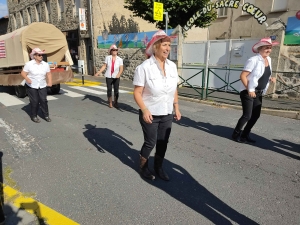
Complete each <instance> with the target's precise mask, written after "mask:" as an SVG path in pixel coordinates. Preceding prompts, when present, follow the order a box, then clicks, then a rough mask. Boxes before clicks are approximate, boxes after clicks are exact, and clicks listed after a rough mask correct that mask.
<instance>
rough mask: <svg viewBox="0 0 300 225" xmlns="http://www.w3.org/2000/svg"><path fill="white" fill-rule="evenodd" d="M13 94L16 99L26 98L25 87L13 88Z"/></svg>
mask: <svg viewBox="0 0 300 225" xmlns="http://www.w3.org/2000/svg"><path fill="white" fill-rule="evenodd" d="M15 93H16V96H17V97H18V98H25V97H26V87H25V86H15Z"/></svg>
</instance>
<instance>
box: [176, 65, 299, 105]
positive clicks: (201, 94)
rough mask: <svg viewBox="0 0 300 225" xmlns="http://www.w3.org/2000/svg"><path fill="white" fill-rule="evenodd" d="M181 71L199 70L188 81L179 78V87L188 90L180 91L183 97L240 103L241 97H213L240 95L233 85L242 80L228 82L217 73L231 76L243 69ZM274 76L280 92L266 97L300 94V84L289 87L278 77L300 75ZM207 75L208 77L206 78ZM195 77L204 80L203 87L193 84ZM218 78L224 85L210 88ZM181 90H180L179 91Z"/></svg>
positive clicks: (276, 91)
mask: <svg viewBox="0 0 300 225" xmlns="http://www.w3.org/2000/svg"><path fill="white" fill-rule="evenodd" d="M179 70H197V71H196V73H195V74H193V75H192V76H190V77H189V78H188V79H184V78H183V77H182V76H179V77H180V79H181V82H180V83H179V84H178V86H179V87H180V86H184V87H185V88H188V89H189V90H188V89H186V91H185V92H184V91H179V94H180V95H183V96H189V97H194V98H199V99H205V100H207V99H211V98H214V99H223V100H229V101H234V102H239V101H240V100H239V97H234V98H233V97H232V95H231V96H230V95H226V96H229V97H230V98H226V96H225V97H222V96H220V94H216V96H214V95H213V93H216V92H218V93H220V92H223V93H224V92H229V93H231V94H238V93H239V90H237V89H236V88H234V87H233V84H235V83H237V82H239V81H240V79H237V80H234V81H231V82H229V81H226V79H225V78H222V77H221V76H222V75H220V73H219V74H218V72H216V71H228V72H229V74H230V71H239V72H241V71H242V68H213V67H211V68H208V69H207V73H206V72H205V71H206V68H199V67H194V68H192V67H191V68H179ZM272 73H273V74H275V73H276V74H277V77H278V78H277V82H278V83H277V86H278V84H280V90H278V88H277V89H275V91H274V92H272V93H268V94H267V95H265V96H266V97H268V96H272V95H273V94H278V93H279V92H284V91H287V90H293V91H295V92H296V93H299V94H300V91H299V90H300V84H299V85H289V84H287V83H285V81H284V79H283V78H282V77H281V76H280V75H278V74H285V75H287V74H288V75H290V74H297V75H298V76H300V73H291V72H280V71H272ZM206 74H207V76H205V75H206ZM195 77H199V78H201V79H202V82H201V85H197V86H194V85H193V84H191V83H190V82H189V81H190V80H191V79H192V78H195ZM215 78H217V79H218V80H220V81H221V82H222V83H223V85H222V86H221V87H219V88H212V87H209V83H210V81H211V79H215ZM205 81H206V82H205ZM228 88H231V90H230V91H228ZM179 90H180V89H179ZM191 90H193V91H195V92H196V94H195V92H194V94H192V92H191Z"/></svg>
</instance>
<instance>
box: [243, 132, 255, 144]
mask: <svg viewBox="0 0 300 225" xmlns="http://www.w3.org/2000/svg"><path fill="white" fill-rule="evenodd" d="M241 139H243V141H244V142H248V143H252V144H254V143H255V142H256V141H255V140H253V139H252V138H250V136H249V134H248V135H246V136H244V135H241Z"/></svg>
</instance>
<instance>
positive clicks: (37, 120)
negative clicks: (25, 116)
mask: <svg viewBox="0 0 300 225" xmlns="http://www.w3.org/2000/svg"><path fill="white" fill-rule="evenodd" d="M31 120H32V121H33V122H35V123H39V122H41V121H40V120H39V118H37V117H36V116H34V117H31Z"/></svg>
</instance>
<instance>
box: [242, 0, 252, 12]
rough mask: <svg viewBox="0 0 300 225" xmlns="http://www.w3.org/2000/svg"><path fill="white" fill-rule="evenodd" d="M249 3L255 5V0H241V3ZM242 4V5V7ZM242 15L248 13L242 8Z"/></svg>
mask: <svg viewBox="0 0 300 225" xmlns="http://www.w3.org/2000/svg"><path fill="white" fill-rule="evenodd" d="M246 2H247V3H250V4H252V5H255V0H243V5H244V4H245V3H246ZM243 5H242V7H243ZM242 15H250V14H249V13H247V12H244V11H243V10H242Z"/></svg>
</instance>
